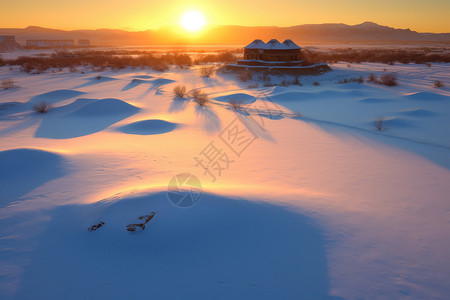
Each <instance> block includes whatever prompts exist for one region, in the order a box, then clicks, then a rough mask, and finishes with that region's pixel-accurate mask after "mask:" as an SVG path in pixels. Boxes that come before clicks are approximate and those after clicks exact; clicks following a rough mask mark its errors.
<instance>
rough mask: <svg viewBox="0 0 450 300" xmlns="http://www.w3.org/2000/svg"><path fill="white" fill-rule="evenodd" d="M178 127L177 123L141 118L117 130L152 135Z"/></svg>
mask: <svg viewBox="0 0 450 300" xmlns="http://www.w3.org/2000/svg"><path fill="white" fill-rule="evenodd" d="M177 127H178V124H176V123H171V122H167V121H164V120H142V121H138V122H134V123H131V124H128V125H125V126H122V127H120V128H118V130H119V131H121V132H124V133H128V134H139V135H153V134H162V133H166V132H170V131H172V130H174V129H175V128H177Z"/></svg>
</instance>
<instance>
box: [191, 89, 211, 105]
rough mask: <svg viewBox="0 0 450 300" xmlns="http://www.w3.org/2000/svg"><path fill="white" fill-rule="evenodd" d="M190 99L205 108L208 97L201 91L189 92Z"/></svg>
mask: <svg viewBox="0 0 450 300" xmlns="http://www.w3.org/2000/svg"><path fill="white" fill-rule="evenodd" d="M191 96H192V98H194V101H195V102H196V103H197V104H198V105H200V106H205V105H206V104H207V103H208V102H209V98H208V95H206V94H205V93H203V92H202V90H193V91H192V92H191Z"/></svg>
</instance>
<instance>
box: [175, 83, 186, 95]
mask: <svg viewBox="0 0 450 300" xmlns="http://www.w3.org/2000/svg"><path fill="white" fill-rule="evenodd" d="M173 93H174V94H175V97H176V98H184V96H186V87H185V86H184V85H177V86H176V87H174V88H173Z"/></svg>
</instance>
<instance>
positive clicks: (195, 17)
mask: <svg viewBox="0 0 450 300" xmlns="http://www.w3.org/2000/svg"><path fill="white" fill-rule="evenodd" d="M180 23H181V26H183V27H184V28H185V29H187V30H189V31H198V30H200V29H202V28H203V26H205V24H206V21H205V18H204V17H203V15H202V14H201V13H200V12H198V11H195V10H191V11H188V12H186V13H185V14H184V15H183V17H182V18H181V21H180Z"/></svg>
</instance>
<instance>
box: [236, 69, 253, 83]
mask: <svg viewBox="0 0 450 300" xmlns="http://www.w3.org/2000/svg"><path fill="white" fill-rule="evenodd" d="M252 78H253V77H252V74H251V73H250V72H249V71H248V70H242V71H241V73H239V75H238V79H239V80H240V81H242V82H247V81H248V80H251V79H252Z"/></svg>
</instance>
